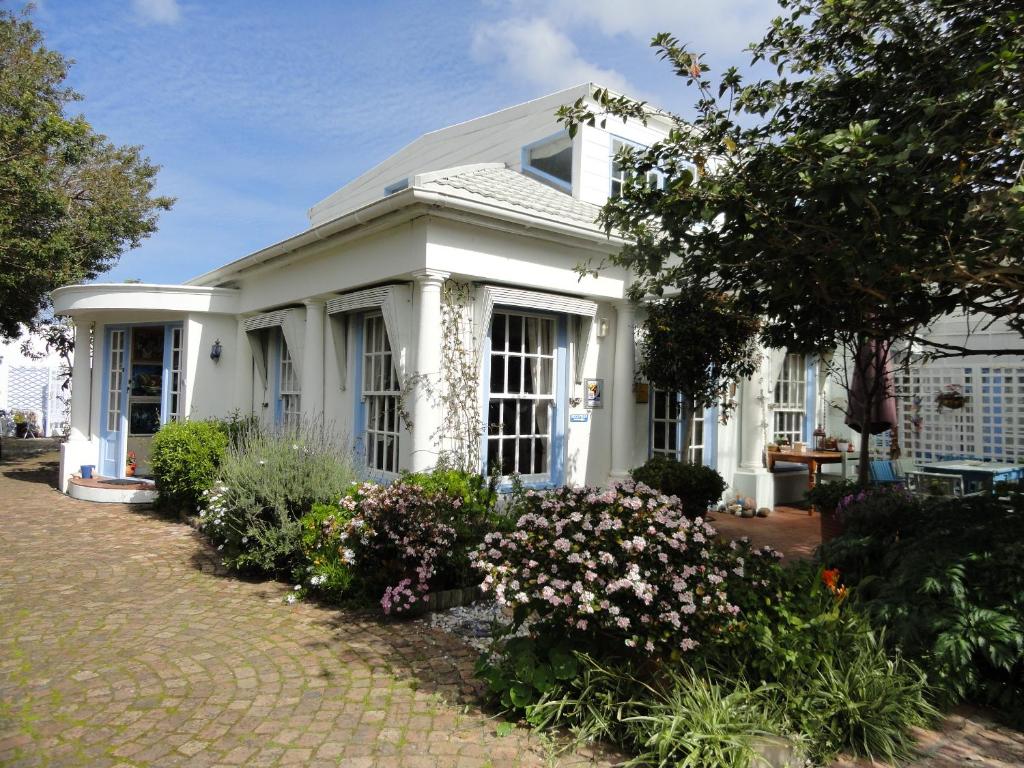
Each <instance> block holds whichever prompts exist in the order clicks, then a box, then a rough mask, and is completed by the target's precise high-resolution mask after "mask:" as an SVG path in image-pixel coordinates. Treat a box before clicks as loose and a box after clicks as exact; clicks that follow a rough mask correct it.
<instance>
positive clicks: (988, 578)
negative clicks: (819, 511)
mask: <svg viewBox="0 0 1024 768" xmlns="http://www.w3.org/2000/svg"><path fill="white" fill-rule="evenodd" d="M875 506H876V504H860V505H858V504H854V505H852V506H850V507H849V508H848V509H847V510H846V512H845V515H846V520H847V524H848V527H849V529H850V530H849V532H848V533H846V534H844V535H843V536H841V537H839V538H837V539H835V540H834V541H833V542H830V543H829V544H828V545H827V546H825V547H823V548H822V553H821V557H822V560H823V562H825V563H827V564H829V565H831V566H834V567H837V568H839V569H841V570H843V571H844V573H846V574H847V578H848V579H849V581H850V583H851V584H855V585H857V590H856V593H857V597H858V599H859V602H860V603H861V605H862V606H863V607H864V609H865V610H866V611H867V613H868V615H869V616H870V617H871V619H872V621H873V622H874V624H875V625H876V626H879V627H886V628H887V630H888V631H887V635H886V636H887V638H888V640H889V641H890V643H891V644H892V645H893V646H894V647H898V648H900V649H902V651H903V652H904V653H905V654H907V655H908V656H909V657H910V658H913V659H915V660H918V661H919V662H920V663H921V665H922V666H923V667H924V668H925V669H926V670H928V674H929V681H930V683H931V684H932V685H934V686H936V687H937V688H938V690H939V692H940V694H941V699H942V703H943V704H945V705H952V704H955V703H957V702H959V701H962V700H965V699H966V700H970V701H976V702H980V703H985V704H989V705H992V706H994V707H997V708H998V709H999V710H1001V711H1002V713H1003V714H1004V715H1006V716H1007V717H1008V718H1009V719H1010V720H1012V721H1014V722H1015V723H1024V508H1022V505H1021V502H1020V499H1019V497H1017V498H1014V499H1012V500H1011V503H1010V504H1007V503H1004V502H1000V501H998V500H995V499H989V498H974V499H951V500H948V501H943V502H935V501H933V500H929V501H928V502H926V503H919V504H916V505H906V506H904V508H903V513H902V514H900V515H895V514H880V513H879V511H878V510H877V509H876V508H875Z"/></svg>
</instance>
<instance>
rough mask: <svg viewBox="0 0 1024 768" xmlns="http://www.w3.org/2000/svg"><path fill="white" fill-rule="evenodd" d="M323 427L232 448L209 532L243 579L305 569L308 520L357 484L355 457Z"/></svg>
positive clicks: (255, 437)
mask: <svg viewBox="0 0 1024 768" xmlns="http://www.w3.org/2000/svg"><path fill="white" fill-rule="evenodd" d="M341 444H342V442H341V440H340V438H338V436H336V435H333V434H331V433H330V432H328V431H326V430H325V429H324V428H323V426H322V425H320V424H302V425H300V426H298V427H296V428H294V429H290V430H286V431H282V432H266V431H263V430H259V429H256V430H247V431H243V432H241V433H240V434H239V436H238V438H237V444H235V445H232V446H230V447H229V448H228V450H227V452H226V454H225V456H224V461H223V463H222V465H221V470H220V473H219V479H218V482H217V484H216V485H215V487H214V488H213V490H212V491H211V492H210V495H209V497H208V498H209V505H208V508H207V509H206V510H205V511H204V512H203V514H202V529H203V530H204V531H205V532H206V533H207V534H208V535H209V536H210V537H211V539H213V541H214V543H215V544H217V545H218V548H219V549H220V550H221V551H222V552H223V553H224V562H225V563H226V564H227V565H228V566H229V567H231V568H234V569H236V570H239V571H243V572H248V573H255V574H263V575H276V576H283V575H289V574H290V573H291V572H292V571H293V570H294V568H295V567H296V566H298V565H299V564H300V563H299V557H300V550H301V536H302V526H301V524H300V522H299V521H300V519H301V518H302V516H303V515H305V514H306V513H307V512H309V511H310V510H311V509H312V508H313V505H314V504H317V503H321V504H326V503H328V502H331V501H336V500H337V499H338V498H339V497H340V496H341V495H342V494H343V493H344V492H345V491H346V489H347V488H348V487H349V486H350V485H351V484H352V482H353V478H354V471H353V469H352V464H351V460H350V457H349V456H348V455H347V454H345V453H343V452H342V451H341V450H340V449H339V447H338V446H340V445H341Z"/></svg>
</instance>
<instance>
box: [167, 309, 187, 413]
mask: <svg viewBox="0 0 1024 768" xmlns="http://www.w3.org/2000/svg"><path fill="white" fill-rule="evenodd" d="M170 330H171V370H170V387H169V389H168V396H167V421H178V419H180V418H181V340H182V334H183V333H184V329H183V328H174V327H172V328H171V329H170Z"/></svg>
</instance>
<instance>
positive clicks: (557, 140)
mask: <svg viewBox="0 0 1024 768" xmlns="http://www.w3.org/2000/svg"><path fill="white" fill-rule="evenodd" d="M523 170H524V171H527V172H532V173H533V175H535V176H538V177H539V178H541V179H543V180H545V181H550V182H552V183H554V184H555V186H558V187H560V188H562V189H565V190H570V189H572V139H571V138H569V134H568V133H561V134H558V135H556V136H554V137H551V138H548V139H542V140H541V141H538V142H534V143H533V144H528V145H527V146H525V147H523Z"/></svg>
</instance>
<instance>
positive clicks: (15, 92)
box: [0, 11, 174, 338]
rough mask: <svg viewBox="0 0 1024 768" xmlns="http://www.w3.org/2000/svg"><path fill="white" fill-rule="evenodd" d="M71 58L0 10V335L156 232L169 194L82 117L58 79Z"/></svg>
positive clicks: (139, 160) (143, 164) (148, 166)
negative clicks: (159, 191)
mask: <svg viewBox="0 0 1024 768" xmlns="http://www.w3.org/2000/svg"><path fill="white" fill-rule="evenodd" d="M67 71H68V61H67V60H66V59H65V58H64V57H63V56H61V55H60V54H59V53H57V52H55V51H51V50H49V49H47V48H46V47H45V46H44V45H43V38H42V34H41V33H40V32H39V30H38V29H36V27H35V26H34V25H33V24H32V22H31V20H30V19H29V18H28V16H27V14H14V13H11V12H9V11H0V336H4V337H8V338H13V337H15V336H17V335H18V333H19V328H18V326H19V324H22V323H23V324H26V325H31V323H32V321H33V320H34V319H35V318H36V317H37V315H38V314H39V313H40V312H41V311H42V310H44V309H45V307H46V306H47V304H48V300H49V299H48V296H49V293H50V291H52V290H53V289H54V288H58V287H60V286H61V285H66V284H68V283H75V282H80V281H82V280H89V279H92V278H94V277H96V276H97V275H99V274H100V273H102V272H105V271H106V270H108V269H110V268H111V267H112V266H114V264H115V263H116V262H117V259H118V257H119V256H120V255H121V253H123V252H124V251H125V250H126V249H129V248H134V247H136V246H137V245H139V243H140V242H141V241H142V240H143V239H144V238H146V237H148V236H149V235H150V234H152V233H153V232H154V231H156V224H157V216H158V212H159V211H161V210H169V209H170V207H171V205H172V203H173V202H174V201H173V199H172V198H169V197H159V196H154V195H153V194H152V193H153V187H154V184H155V177H156V173H157V170H158V167H157V166H155V165H153V164H152V163H150V162H149V160H148V159H147V158H145V157H143V156H142V154H141V150H140V148H139V147H134V146H116V145H114V144H112V143H111V142H110V141H108V140H107V138H106V137H105V136H102V135H100V134H97V133H95V132H94V131H93V130H92V128H91V127H90V126H89V124H88V123H87V122H86V120H85V119H84V118H83V117H82V116H81V115H77V116H71V115H68V114H66V109H67V107H68V106H69V105H70V104H71V103H73V102H75V101H78V100H80V99H81V96H80V95H79V94H77V93H75V92H74V91H73V90H71V89H70V88H68V87H66V86H65V85H64V80H65V78H66V76H67Z"/></svg>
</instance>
